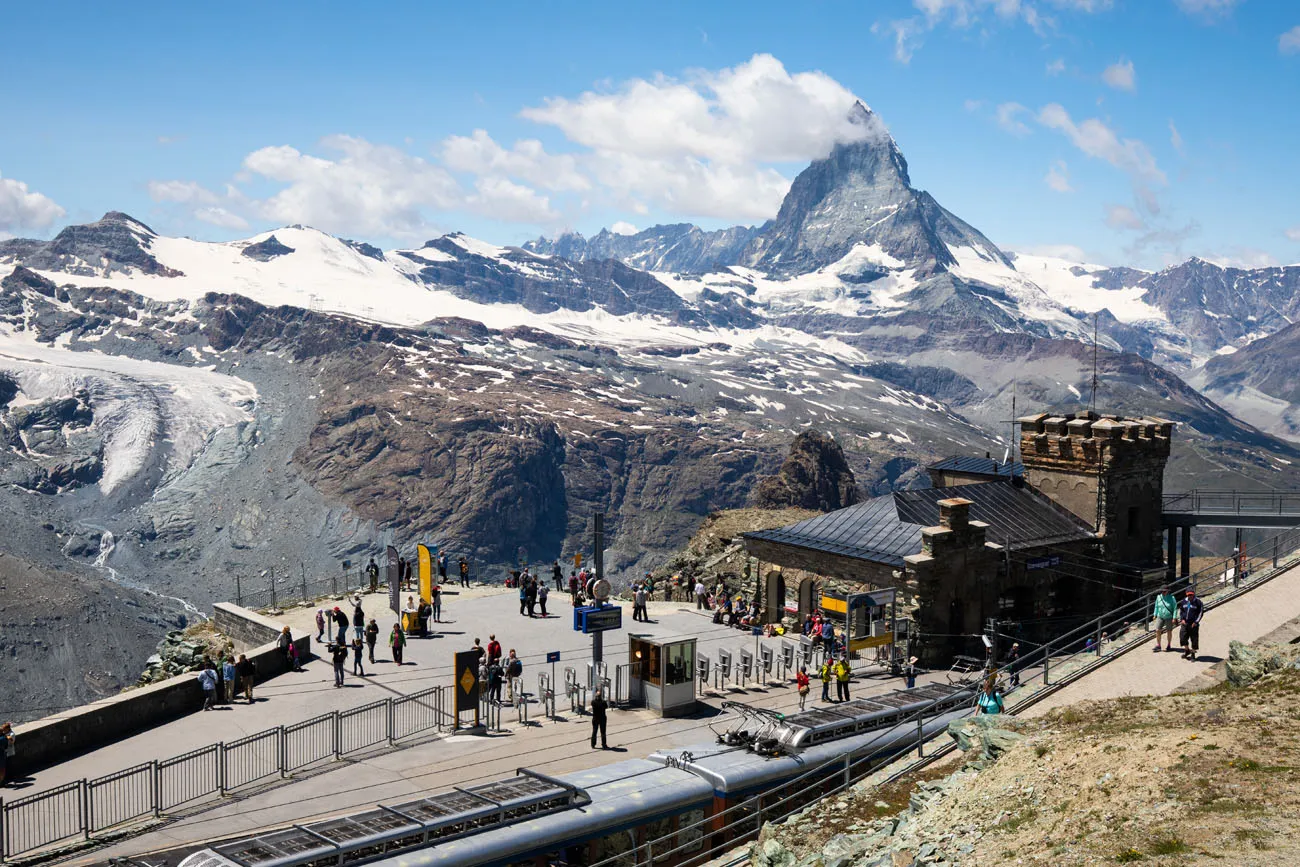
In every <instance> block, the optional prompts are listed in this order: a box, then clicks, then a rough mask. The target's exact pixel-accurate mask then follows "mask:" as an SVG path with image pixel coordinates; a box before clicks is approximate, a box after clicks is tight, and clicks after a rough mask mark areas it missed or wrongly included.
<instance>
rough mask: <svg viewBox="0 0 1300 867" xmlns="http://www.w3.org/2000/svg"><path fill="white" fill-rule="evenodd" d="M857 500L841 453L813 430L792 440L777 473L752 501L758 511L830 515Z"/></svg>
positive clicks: (854, 482) (763, 483) (854, 484)
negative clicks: (822, 513) (783, 510)
mask: <svg viewBox="0 0 1300 867" xmlns="http://www.w3.org/2000/svg"><path fill="white" fill-rule="evenodd" d="M859 499H860V495H859V493H858V484H857V480H856V479H855V478H854V475H853V470H852V468H850V467H849V462H848V461H847V460H845V458H844V450H843V449H842V448H840V445H839V443H837V442H835V440H833V439H831V438H830V437H828V436H827V435H826V434H823V433H821V432H820V431H815V430H812V431H805V432H803V433H801V434H799V436H797V437H795V439H794V442H793V443H791V444H790V454H789V456H788V457H787V458H786V459H785V463H784V464H782V465H781V470H780V472H778V473H777V474H776V475H775V476H769V477H768V478H766V479H763V480H762V481H761V482H759V483H758V486H757V487H756V488H755V489H754V496H753V499H752V502H753V505H754V506H755V507H756V508H759V509H814V510H816V511H819V512H831V511H834V510H835V509H842V508H844V507H845V506H852V505H853V504H854V503H856V502H858V500H859Z"/></svg>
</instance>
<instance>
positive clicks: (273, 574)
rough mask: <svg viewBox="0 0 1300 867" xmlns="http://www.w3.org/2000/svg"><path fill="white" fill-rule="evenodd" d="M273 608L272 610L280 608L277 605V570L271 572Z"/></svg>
mask: <svg viewBox="0 0 1300 867" xmlns="http://www.w3.org/2000/svg"><path fill="white" fill-rule="evenodd" d="M271 607H272V608H279V607H280V606H278V605H276V604H275V570H274V569H272V570H271Z"/></svg>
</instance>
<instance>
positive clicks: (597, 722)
mask: <svg viewBox="0 0 1300 867" xmlns="http://www.w3.org/2000/svg"><path fill="white" fill-rule="evenodd" d="M608 709H609V705H608V704H607V703H606V702H605V693H604V692H603V691H601V690H599V689H598V690H596V695H595V696H594V697H593V698H592V700H591V748H592V749H593V750H594V749H595V748H596V735H597V734H599V735H600V748H601V749H602V750H607V749H609V742H608V741H607V740H606V739H605V726H606V717H605V713H606V711H607V710H608Z"/></svg>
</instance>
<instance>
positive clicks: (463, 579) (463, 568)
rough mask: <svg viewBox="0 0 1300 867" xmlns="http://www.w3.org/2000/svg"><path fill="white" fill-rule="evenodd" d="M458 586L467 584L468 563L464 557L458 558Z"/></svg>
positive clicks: (466, 585)
mask: <svg viewBox="0 0 1300 867" xmlns="http://www.w3.org/2000/svg"><path fill="white" fill-rule="evenodd" d="M460 586H461V587H468V586H469V563H467V562H466V561H465V558H464V557H461V558H460Z"/></svg>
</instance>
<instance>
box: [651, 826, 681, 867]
mask: <svg viewBox="0 0 1300 867" xmlns="http://www.w3.org/2000/svg"><path fill="white" fill-rule="evenodd" d="M645 842H646V845H647V847H648V851H649V852H652V853H653V854H654V863H656V864H662V863H664V862H665V861H667V860H668V859H669V858H671V857H672V849H673V846H674V845H675V844H674V843H673V817H672V816H668V817H667V818H664V819H656V820H655V821H653V822H647V823H646V826H645Z"/></svg>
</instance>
